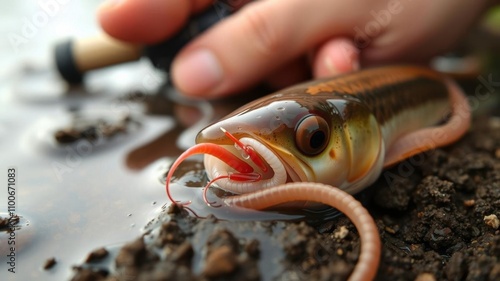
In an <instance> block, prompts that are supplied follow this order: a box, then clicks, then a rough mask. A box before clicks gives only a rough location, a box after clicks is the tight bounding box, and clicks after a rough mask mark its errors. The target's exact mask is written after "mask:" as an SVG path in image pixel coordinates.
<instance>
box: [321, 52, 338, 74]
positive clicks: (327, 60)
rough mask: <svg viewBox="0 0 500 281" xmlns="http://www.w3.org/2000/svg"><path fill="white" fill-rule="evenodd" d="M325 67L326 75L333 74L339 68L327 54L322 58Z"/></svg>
mask: <svg viewBox="0 0 500 281" xmlns="http://www.w3.org/2000/svg"><path fill="white" fill-rule="evenodd" d="M324 64H325V67H326V69H327V70H328V75H335V74H338V73H339V70H338V69H337V68H336V67H335V65H334V64H333V61H332V58H330V57H329V56H327V57H326V58H325V60H324Z"/></svg>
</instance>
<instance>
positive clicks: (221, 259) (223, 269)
mask: <svg viewBox="0 0 500 281" xmlns="http://www.w3.org/2000/svg"><path fill="white" fill-rule="evenodd" d="M237 265H238V260H237V257H236V255H235V253H234V252H233V251H232V250H231V248H230V247H229V246H227V245H224V246H221V247H219V248H217V249H215V250H213V251H212V252H211V253H210V255H209V256H208V257H207V260H206V262H205V268H204V269H203V275H204V276H206V277H208V278H213V277H218V276H223V275H227V274H230V273H232V272H234V271H235V270H236V266H237Z"/></svg>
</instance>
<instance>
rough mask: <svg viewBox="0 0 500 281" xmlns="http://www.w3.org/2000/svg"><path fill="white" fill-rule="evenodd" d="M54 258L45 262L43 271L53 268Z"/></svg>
mask: <svg viewBox="0 0 500 281" xmlns="http://www.w3.org/2000/svg"><path fill="white" fill-rule="evenodd" d="M56 263H57V262H56V258H54V257H52V258H49V259H47V260H46V261H45V264H44V265H43V269H45V270H47V269H51V268H52V267H54V265H56Z"/></svg>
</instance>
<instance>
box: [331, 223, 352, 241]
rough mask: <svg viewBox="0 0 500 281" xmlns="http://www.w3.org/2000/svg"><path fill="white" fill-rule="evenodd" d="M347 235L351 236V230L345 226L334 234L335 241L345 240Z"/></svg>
mask: <svg viewBox="0 0 500 281" xmlns="http://www.w3.org/2000/svg"><path fill="white" fill-rule="evenodd" d="M347 234H349V230H348V229H347V227H345V226H344V225H343V226H341V227H340V228H339V229H338V230H337V231H335V232H334V233H333V237H334V238H335V239H344V238H345V237H346V236H347Z"/></svg>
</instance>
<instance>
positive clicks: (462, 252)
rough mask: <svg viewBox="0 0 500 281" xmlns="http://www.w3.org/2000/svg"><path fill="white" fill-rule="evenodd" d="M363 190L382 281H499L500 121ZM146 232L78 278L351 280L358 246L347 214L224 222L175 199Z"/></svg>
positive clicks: (481, 123)
mask: <svg viewBox="0 0 500 281" xmlns="http://www.w3.org/2000/svg"><path fill="white" fill-rule="evenodd" d="M366 193H367V194H369V195H371V196H369V198H370V199H369V200H368V201H367V202H366V205H367V208H368V210H369V211H370V212H371V213H372V214H373V216H374V218H375V220H376V222H377V224H378V228H379V230H380V235H381V238H382V244H383V252H382V261H381V265H380V267H379V271H378V275H377V280H500V230H499V229H498V217H500V118H497V117H488V118H486V117H484V118H476V120H475V121H474V124H473V129H472V130H471V131H470V132H469V133H468V134H467V135H466V137H464V138H463V139H462V140H460V141H459V142H457V143H455V144H453V145H451V146H449V147H446V148H442V149H437V150H434V151H430V152H427V153H423V154H421V155H418V156H415V157H413V158H412V159H409V160H407V161H405V162H402V163H400V164H399V165H397V166H395V167H393V168H392V169H389V170H387V171H384V173H383V174H382V175H381V177H380V179H379V180H378V181H377V182H376V183H375V184H374V185H373V186H372V187H370V188H369V189H368V190H367V191H366ZM485 218H486V219H485ZM146 229H147V230H148V231H147V233H146V234H145V235H144V236H142V237H138V238H137V239H136V240H135V241H132V242H130V243H128V244H126V245H124V246H123V247H122V248H121V249H119V250H118V252H117V253H115V254H114V255H113V257H112V258H113V259H114V264H115V266H114V267H113V266H103V265H102V264H99V263H92V262H91V263H86V264H83V265H81V266H77V267H75V268H74V269H75V275H74V277H73V279H72V280H345V279H346V278H347V277H348V276H349V274H350V272H351V271H352V269H353V266H354V264H355V263H356V261H357V259H358V253H359V247H360V244H359V236H358V233H357V232H356V229H355V228H354V226H353V225H352V224H351V222H350V221H349V220H348V219H347V218H346V217H344V216H339V217H337V218H334V219H332V220H329V221H326V222H322V223H321V224H319V225H318V224H315V225H311V224H307V223H305V222H304V221H267V222H260V221H255V222H242V221H223V220H218V219H217V218H215V217H211V216H209V217H208V218H195V217H193V216H192V215H190V214H189V212H187V211H186V210H185V209H180V208H179V207H176V206H171V207H170V208H169V209H168V210H165V212H164V214H162V216H161V217H160V218H158V220H157V221H156V222H152V223H151V224H150V225H149V226H147V227H146ZM101 251H102V250H101Z"/></svg>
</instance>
